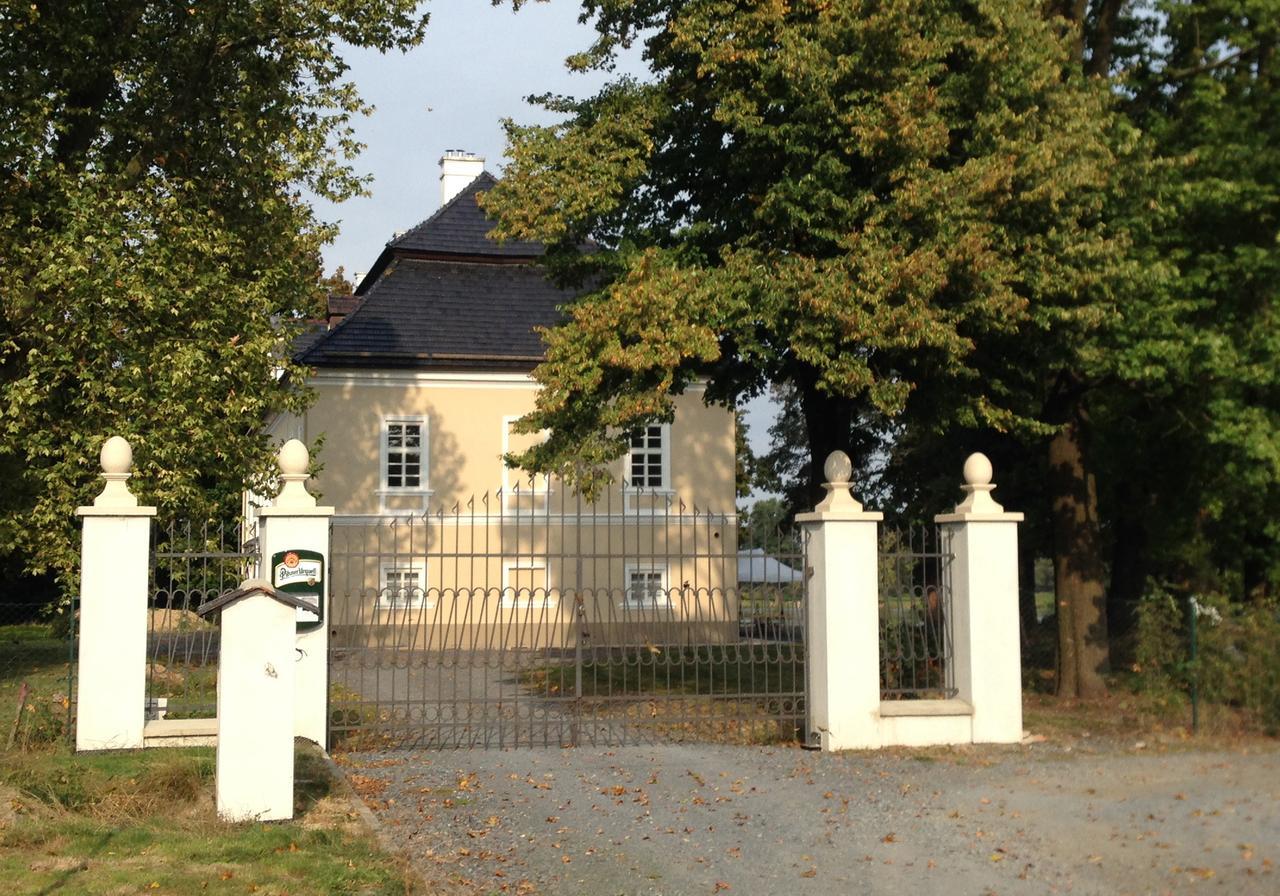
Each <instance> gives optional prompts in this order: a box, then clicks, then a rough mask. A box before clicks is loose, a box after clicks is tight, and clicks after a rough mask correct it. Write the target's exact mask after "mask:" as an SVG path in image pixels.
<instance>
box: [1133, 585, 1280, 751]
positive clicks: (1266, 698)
mask: <svg viewBox="0 0 1280 896" xmlns="http://www.w3.org/2000/svg"><path fill="white" fill-rule="evenodd" d="M1192 612H1195V613H1196V614H1197V627H1196V628H1197V650H1196V655H1195V657H1194V658H1193V657H1192V655H1191V647H1190V619H1189V614H1190V613H1192ZM1277 643H1280V601H1276V600H1275V599H1270V600H1257V601H1252V602H1248V603H1239V602H1232V601H1230V600H1228V599H1227V598H1226V597H1225V596H1223V595H1220V594H1210V595H1197V596H1196V597H1195V599H1194V602H1193V603H1189V602H1186V601H1177V600H1175V599H1174V598H1173V596H1172V595H1171V594H1170V593H1169V592H1168V591H1167V590H1164V589H1162V588H1160V587H1157V586H1152V587H1151V588H1149V590H1148V592H1147V594H1145V595H1144V596H1143V599H1142V602H1141V603H1140V605H1139V608H1138V642H1137V652H1136V656H1137V662H1136V666H1135V669H1136V671H1137V673H1138V675H1139V680H1140V682H1141V684H1142V686H1143V688H1144V689H1145V690H1148V691H1150V692H1151V693H1153V694H1165V695H1168V696H1169V698H1170V699H1174V700H1177V699H1183V695H1184V694H1186V693H1187V692H1189V689H1190V687H1191V684H1192V682H1193V681H1194V682H1195V685H1196V687H1197V688H1198V689H1199V693H1200V697H1201V699H1202V700H1203V701H1204V702H1205V703H1207V704H1210V705H1215V704H1216V705H1219V706H1230V707H1236V708H1239V709H1241V710H1243V711H1245V712H1246V713H1247V714H1248V715H1249V716H1250V717H1251V718H1252V719H1254V720H1256V722H1257V723H1259V724H1261V725H1262V727H1263V728H1264V729H1266V730H1267V731H1268V732H1269V733H1275V732H1276V731H1278V730H1280V656H1278V655H1277V653H1276V650H1275V646H1276V644H1277Z"/></svg>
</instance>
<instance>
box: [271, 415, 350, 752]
mask: <svg viewBox="0 0 1280 896" xmlns="http://www.w3.org/2000/svg"><path fill="white" fill-rule="evenodd" d="M278 462H279V464H280V480H281V481H282V482H283V483H284V485H283V486H282V487H281V489H280V494H279V495H277V496H276V499H275V502H274V504H273V506H271V507H263V508H262V509H261V510H259V511H258V517H259V523H258V525H259V531H258V539H259V544H260V545H261V546H262V563H263V567H264V578H266V579H267V580H268V581H269V582H270V583H271V585H272V586H273V587H280V585H281V579H280V578H279V574H280V572H281V570H279V569H278V567H279V566H280V563H277V562H276V561H275V560H274V559H273V558H277V557H279V558H281V562H284V559H285V558H287V557H288V555H289V554H290V553H294V554H295V555H296V554H297V553H298V552H311V551H313V552H315V553H316V554H318V555H319V556H320V558H321V565H320V569H321V576H320V580H319V581H317V582H316V583H315V586H316V588H317V593H318V595H319V600H320V624H319V625H316V626H314V627H312V628H310V629H309V630H306V631H299V632H298V635H297V651H298V663H297V668H296V669H295V673H296V674H295V678H294V681H295V683H296V696H297V699H296V700H295V702H294V729H293V732H294V734H296V735H297V736H299V737H305V738H308V739H309V740H312V741H315V742H316V743H317V744H320V746H322V747H324V746H327V741H326V738H327V735H328V730H329V725H328V710H329V606H328V603H329V601H328V590H329V572H330V570H329V556H330V555H329V518H330V517H332V516H333V508H332V507H317V506H316V499H315V498H313V497H312V496H311V495H310V494H309V493H308V492H307V488H306V485H305V484H304V483H306V481H307V477H308V473H307V470H308V468H309V467H310V465H311V456H310V455H309V454H308V452H307V447H306V446H305V445H303V444H302V443H301V442H299V441H298V440H297V439H290V440H289V441H287V442H285V443H284V445H283V446H281V448H280V453H279V456H278ZM295 559H296V558H295Z"/></svg>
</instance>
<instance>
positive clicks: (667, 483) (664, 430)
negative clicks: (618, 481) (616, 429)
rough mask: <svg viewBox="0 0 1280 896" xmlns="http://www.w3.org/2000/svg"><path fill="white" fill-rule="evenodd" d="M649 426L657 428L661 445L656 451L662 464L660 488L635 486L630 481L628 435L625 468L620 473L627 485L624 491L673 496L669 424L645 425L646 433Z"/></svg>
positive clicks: (628, 438) (630, 451)
mask: <svg viewBox="0 0 1280 896" xmlns="http://www.w3.org/2000/svg"><path fill="white" fill-rule="evenodd" d="M650 426H657V427H659V429H660V432H659V434H658V438H659V439H661V441H662V444H661V445H659V446H658V451H659V452H660V453H661V460H660V462H661V464H662V485H660V486H652V485H636V484H635V483H634V482H633V481H632V479H631V458H632V448H631V445H630V442H631V436H630V435H628V436H627V443H628V444H627V459H626V464H627V465H626V467H624V468H623V471H622V478H623V480H624V481H625V482H626V483H627V489H626V490H627V491H628V492H630V493H632V494H649V495H674V494H675V489H674V488H673V487H672V483H671V424H670V423H646V424H645V430H646V432H647V430H648V429H649V427H650ZM648 451H649V449H646V453H648Z"/></svg>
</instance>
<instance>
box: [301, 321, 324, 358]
mask: <svg viewBox="0 0 1280 896" xmlns="http://www.w3.org/2000/svg"><path fill="white" fill-rule="evenodd" d="M328 332H329V328H328V326H327V325H326V324H325V323H324V321H307V324H306V326H305V327H303V328H302V329H301V330H299V331H298V332H297V333H296V334H295V335H294V337H293V356H294V358H301V357H302V356H303V355H305V354H306V353H307V352H309V351H311V349H312V348H314V347H315V346H316V345H317V344H319V342H320V340H322V339H324V337H325V334H326V333H328Z"/></svg>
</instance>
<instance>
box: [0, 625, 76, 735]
mask: <svg viewBox="0 0 1280 896" xmlns="http://www.w3.org/2000/svg"><path fill="white" fill-rule="evenodd" d="M69 664H70V657H69V655H68V650H67V639H66V638H65V637H57V636H55V635H54V633H53V630H52V627H51V626H49V625H47V624H43V623H27V624H23V625H0V750H2V749H4V748H5V745H6V743H7V742H8V738H9V735H10V733H14V735H15V744H16V745H17V746H20V747H21V746H31V745H33V744H45V743H50V742H55V741H59V740H62V739H64V738H65V737H66V725H67V715H68V713H67V709H68V702H67V701H68V699H69V692H68V689H67V684H68V679H67V674H68V669H69V668H70V665H69ZM24 684H25V685H26V686H27V691H26V698H25V700H24V701H23V704H22V710H21V714H19V709H18V695H19V694H20V693H22V686H23V685H24ZM15 720H17V722H18V726H17V728H16V730H15V728H14V722H15Z"/></svg>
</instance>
